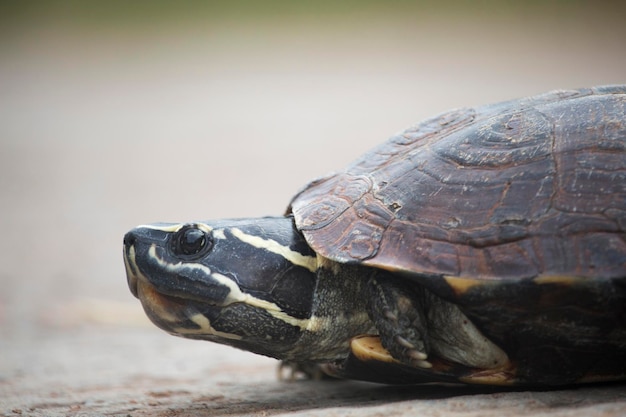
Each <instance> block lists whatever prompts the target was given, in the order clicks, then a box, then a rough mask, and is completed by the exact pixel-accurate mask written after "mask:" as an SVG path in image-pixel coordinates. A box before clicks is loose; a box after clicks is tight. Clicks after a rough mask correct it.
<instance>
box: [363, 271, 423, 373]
mask: <svg viewBox="0 0 626 417" xmlns="http://www.w3.org/2000/svg"><path fill="white" fill-rule="evenodd" d="M368 292H369V297H368V299H369V309H368V310H369V314H370V318H371V319H372V320H373V321H374V324H375V325H376V328H377V329H378V332H379V335H380V338H381V342H382V345H383V346H384V347H385V349H387V350H388V351H389V353H390V354H391V356H393V357H394V358H395V359H396V360H398V361H400V362H402V363H405V364H407V365H411V366H415V367H419V368H430V367H431V366H432V365H431V363H430V362H428V361H427V360H426V359H427V358H428V353H427V352H428V350H429V343H428V339H427V336H428V335H427V330H426V324H425V323H426V321H425V316H424V312H423V310H422V306H421V305H419V304H418V303H419V301H418V300H421V299H422V298H423V297H421V296H420V294H416V292H415V291H413V290H410V289H408V288H405V287H404V286H403V285H401V284H400V283H395V282H393V280H392V279H387V277H385V278H384V284H382V285H381V284H380V283H379V281H378V277H373V278H372V279H370V281H369V283H368Z"/></svg>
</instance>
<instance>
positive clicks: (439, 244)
mask: <svg viewBox="0 0 626 417" xmlns="http://www.w3.org/2000/svg"><path fill="white" fill-rule="evenodd" d="M625 114H626V87H624V86H613V87H611V86H607V87H597V88H591V89H582V90H572V91H555V92H551V93H547V94H544V95H540V96H535V97H530V98H525V99H521V100H513V101H508V102H503V103H498V104H494V105H489V106H484V107H479V108H476V109H459V110H455V111H451V112H448V113H444V114H442V115H440V116H437V117H435V118H432V119H430V120H427V121H425V122H422V123H419V124H417V125H415V126H413V127H410V128H409V129H407V130H405V131H404V132H402V133H400V134H398V135H396V136H394V137H392V138H391V139H390V140H389V141H387V142H386V143H384V144H382V145H381V146H379V147H377V148H374V149H373V150H371V151H370V152H368V153H366V154H365V155H363V156H362V157H361V158H359V159H358V160H356V161H355V162H354V163H352V164H351V165H350V166H348V167H347V169H346V170H345V171H344V172H341V173H338V174H335V175H332V176H329V177H327V178H323V179H320V180H317V181H314V182H313V183H311V184H309V185H308V186H307V187H306V188H305V189H304V190H303V191H301V192H300V193H299V194H298V195H297V196H296V197H295V198H294V199H293V201H292V203H291V208H290V210H291V211H292V212H293V214H294V216H295V219H296V224H297V225H298V227H299V228H300V229H301V230H302V231H303V232H304V234H305V236H306V239H307V241H308V242H309V244H310V245H311V246H312V247H313V249H314V250H315V251H316V252H317V253H319V254H321V255H323V256H325V257H327V258H330V259H332V260H335V261H338V262H350V263H354V262H356V263H363V264H366V265H371V266H374V267H379V268H384V269H389V270H394V271H406V272H409V273H418V274H423V275H436V276H440V275H446V276H452V277H467V278H472V279H479V280H517V279H523V278H532V277H537V276H540V275H561V276H562V275H565V276H575V277H590V278H591V277H593V278H596V277H599V278H602V277H604V278H611V277H624V276H626V116H625Z"/></svg>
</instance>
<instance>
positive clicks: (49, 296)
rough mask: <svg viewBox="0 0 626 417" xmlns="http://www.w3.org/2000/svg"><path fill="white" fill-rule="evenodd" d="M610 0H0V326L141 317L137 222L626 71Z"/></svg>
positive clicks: (299, 178)
mask: <svg viewBox="0 0 626 417" xmlns="http://www.w3.org/2000/svg"><path fill="white" fill-rule="evenodd" d="M620 3H621V4H624V3H623V2H610V1H582V0H578V1H577V0H569V1H568V0H562V1H532V0H531V1H525V2H519V1H513V0H510V1H507V0H502V1H496V0H493V1H491V0H483V1H461V0H458V1H448V2H446V1H428V0H423V1H402V0H391V1H374V0H362V1H342V2H334V1H325V0H321V1H315V2H305V1H280V0H269V1H264V2H256V1H245V0H235V1H229V2H215V1H180V2H167V1H133V2H124V1H107V2H99V1H29V2H21V1H2V2H1V3H0V211H1V216H0V230H2V239H0V346H2V349H3V351H4V352H9V353H10V352H15V351H21V352H23V351H24V349H26V350H28V349H29V348H30V347H31V346H32V344H31V341H35V340H36V341H38V343H40V342H41V341H42V340H45V338H46V337H50V338H54V337H59V335H64V334H72V335H73V337H75V336H76V335H77V334H79V335H80V334H86V335H89V334H92V333H93V331H94V329H96V330H97V331H98V332H102V331H106V330H103V329H107V328H119V327H121V326H125V327H130V328H131V329H134V328H135V327H137V328H139V327H141V328H143V326H148V325H146V324H145V319H144V318H143V313H142V312H141V308H140V306H139V303H138V302H137V301H136V300H135V299H134V298H133V297H132V296H131V294H130V292H129V291H128V288H127V286H126V281H125V273H124V269H123V262H122V250H121V249H122V248H121V243H122V236H123V234H124V233H125V232H126V231H127V230H128V229H130V228H132V227H133V226H135V225H137V224H142V223H147V222H154V221H185V220H192V219H209V218H221V217H242V216H262V215H269V214H281V213H282V212H283V210H284V209H285V207H286V206H287V204H288V202H289V199H290V197H291V196H292V195H293V194H294V193H295V192H296V191H297V190H298V189H299V188H300V187H301V186H303V185H304V184H306V183H307V181H309V180H311V179H313V178H315V177H317V176H320V175H323V174H326V173H328V172H330V171H333V170H337V169H341V168H342V167H343V166H344V165H345V164H347V163H348V162H350V161H351V160H352V159H354V158H356V157H357V156H359V155H360V154H361V153H362V152H364V151H366V150H367V149H368V148H370V147H372V146H374V145H376V144H378V143H380V142H381V141H383V140H385V139H386V138H387V137H389V136H391V135H392V134H393V133H395V132H397V131H399V130H401V129H403V128H405V127H407V126H408V125H410V124H412V123H414V122H417V121H419V120H420V119H423V118H426V117H430V116H432V115H435V114H437V113H439V112H442V111H445V110H448V109H451V108H455V107H462V106H473V105H480V104H486V103H489V102H494V101H498V100H504V99H509V98H514V97H519V96H527V95H533V94H537V93H541V92H544V91H547V90H551V89H557V88H578V87H586V86H593V85H600V84H611V83H624V82H626V43H625V40H626V25H624V17H625V16H626V14H625V12H626V7H624V6H620V5H619V4H620ZM147 328H148V327H147ZM149 329H150V330H149V331H150V332H152V331H154V333H155V334H157V333H158V332H159V330H157V329H156V328H154V330H153V329H152V327H149ZM159 336H160V333H159ZM167 337H169V336H167V335H163V338H164V339H165V338H167ZM187 343H190V342H187ZM19 355H23V353H20V354H18V353H14V354H13V356H11V355H10V354H7V355H4V359H0V373H2V375H4V377H7V375H9V376H11V375H14V374H15V373H16V372H18V371H17V370H16V369H18V368H19V367H20V366H22V365H19V360H14V358H16V357H18V356H19ZM11 358H13V359H11ZM24 366H25V365H24Z"/></svg>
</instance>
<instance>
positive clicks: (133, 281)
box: [124, 231, 139, 298]
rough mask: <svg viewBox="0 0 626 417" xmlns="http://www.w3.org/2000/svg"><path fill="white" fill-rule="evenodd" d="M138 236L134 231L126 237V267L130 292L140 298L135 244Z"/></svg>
mask: <svg viewBox="0 0 626 417" xmlns="http://www.w3.org/2000/svg"><path fill="white" fill-rule="evenodd" d="M136 241H137V236H136V235H135V233H133V231H130V232H128V233H126V235H125V236H124V266H125V267H126V281H127V283H128V288H129V289H130V292H131V293H132V294H133V295H134V296H135V297H136V298H139V296H138V292H137V281H138V279H139V277H138V272H139V270H138V269H137V264H136V262H135V242H136Z"/></svg>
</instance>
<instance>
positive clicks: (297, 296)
mask: <svg viewBox="0 0 626 417" xmlns="http://www.w3.org/2000/svg"><path fill="white" fill-rule="evenodd" d="M124 261H125V265H126V273H127V279H128V285H129V287H130V290H131V292H132V293H133V294H134V295H135V296H136V297H137V298H139V300H140V301H141V303H142V305H143V308H144V310H145V311H146V314H147V315H148V317H149V318H150V319H151V320H152V321H153V322H154V323H155V324H156V325H157V326H159V327H160V328H162V329H163V330H165V331H167V332H169V333H171V334H174V335H177V336H182V337H187V338H192V339H206V340H211V341H214V342H218V343H223V344H228V345H232V346H235V347H238V348H241V349H245V350H249V351H253V352H256V353H260V354H264V355H267V356H272V357H276V358H282V357H284V356H285V354H286V353H287V352H288V350H289V348H290V347H291V346H293V344H294V343H295V342H296V341H297V340H298V339H299V338H300V336H301V334H302V333H303V332H304V331H305V329H306V328H307V326H308V324H309V319H310V317H311V304H312V299H313V292H314V290H315V285H316V279H317V278H316V269H317V259H316V255H315V253H314V252H313V251H312V249H310V248H309V246H308V245H307V243H306V242H305V240H304V238H303V237H302V235H300V233H299V232H298V231H297V230H296V228H295V226H294V224H293V219H292V218H290V217H268V218H259V219H248V220H221V221H213V222H195V223H185V224H165V223H160V224H152V225H144V226H139V227H137V228H135V229H133V230H131V231H130V232H128V233H127V234H126V236H125V237H124Z"/></svg>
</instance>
